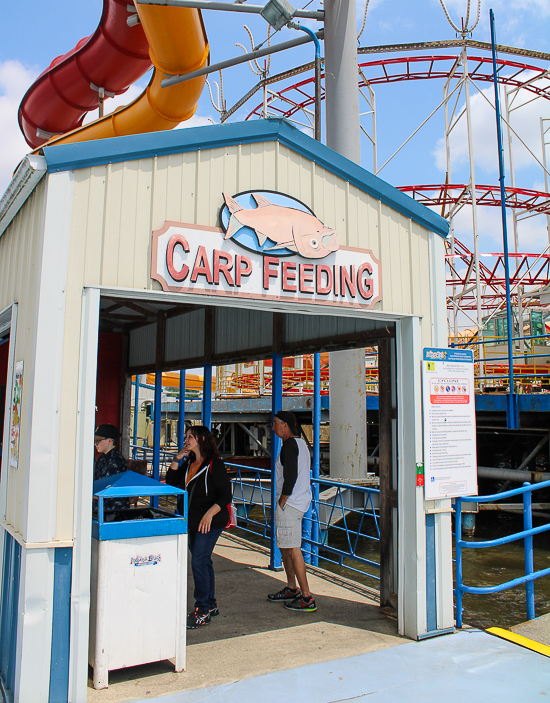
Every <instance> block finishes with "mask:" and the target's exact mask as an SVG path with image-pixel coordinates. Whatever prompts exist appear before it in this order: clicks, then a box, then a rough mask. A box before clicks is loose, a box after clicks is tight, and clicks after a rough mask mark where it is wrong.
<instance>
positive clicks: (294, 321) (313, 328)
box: [285, 309, 386, 344]
mask: <svg viewBox="0 0 550 703" xmlns="http://www.w3.org/2000/svg"><path fill="white" fill-rule="evenodd" d="M334 313H335V314H334V315H300V314H293V315H286V316H285V341H286V342H288V343H290V344H292V343H295V342H301V341H303V340H305V339H307V340H311V341H314V340H316V339H324V338H326V337H331V336H334V335H337V336H341V335H344V334H354V333H355V332H368V331H370V330H372V329H376V328H377V322H376V321H375V320H370V319H365V318H359V317H341V316H339V315H338V312H337V310H336V309H335V311H334ZM385 325H386V323H384V326H385Z"/></svg>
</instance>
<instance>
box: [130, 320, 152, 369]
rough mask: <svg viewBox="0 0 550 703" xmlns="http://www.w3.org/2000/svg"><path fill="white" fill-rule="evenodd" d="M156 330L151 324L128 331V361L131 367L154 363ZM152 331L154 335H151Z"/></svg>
mask: <svg viewBox="0 0 550 703" xmlns="http://www.w3.org/2000/svg"><path fill="white" fill-rule="evenodd" d="M156 329H157V325H156V323H155V322H153V323H151V324H150V325H145V326H143V327H138V329H136V330H131V331H130V349H129V354H128V360H129V365H130V366H131V367H134V366H143V365H146V364H154V363H155V356H156V355H155V350H156V340H157V335H156ZM152 331H153V332H154V334H151V332H152Z"/></svg>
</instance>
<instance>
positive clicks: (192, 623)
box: [187, 608, 210, 630]
mask: <svg viewBox="0 0 550 703" xmlns="http://www.w3.org/2000/svg"><path fill="white" fill-rule="evenodd" d="M203 625H210V613H201V611H200V610H199V609H198V608H195V610H194V611H193V612H192V613H189V615H188V616H187V629H188V630H196V629H197V628H198V627H202V626H203Z"/></svg>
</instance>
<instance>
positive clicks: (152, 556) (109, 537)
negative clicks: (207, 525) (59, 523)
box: [88, 471, 187, 688]
mask: <svg viewBox="0 0 550 703" xmlns="http://www.w3.org/2000/svg"><path fill="white" fill-rule="evenodd" d="M180 494H184V514H183V515H179V514H177V513H173V512H170V511H168V510H164V509H161V508H156V507H151V508H147V507H146V508H141V507H140V508H129V509H124V510H120V511H117V513H118V514H117V517H116V520H115V521H111V522H106V521H105V515H104V505H103V501H104V499H105V498H123V497H124V498H130V497H139V496H151V497H152V498H151V505H152V506H153V503H154V501H153V497H160V496H163V497H165V496H170V495H177V496H179V495H180ZM94 496H97V498H98V499H99V505H98V511H97V514H96V513H94V519H93V520H92V571H91V602H90V640H89V650H88V661H89V663H90V665H91V666H92V667H93V670H94V679H93V685H94V688H107V686H108V685H109V671H112V670H114V669H122V668H125V667H128V666H137V665H138V664H147V663H149V662H156V661H162V660H165V659H173V658H175V660H176V666H175V670H176V671H183V670H184V669H185V645H186V625H187V622H186V602H187V493H186V492H185V491H182V490H181V489H180V488H175V487H173V486H166V485H165V484H163V483H160V482H159V481H156V480H154V479H152V478H149V477H147V476H142V475H140V474H137V473H135V472H133V471H125V472H124V473H120V474H115V475H113V476H108V477H107V478H103V479H100V480H99V481H95V482H94ZM107 517H112V515H111V516H110V515H107Z"/></svg>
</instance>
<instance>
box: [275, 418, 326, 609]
mask: <svg viewBox="0 0 550 703" xmlns="http://www.w3.org/2000/svg"><path fill="white" fill-rule="evenodd" d="M273 431H274V432H275V434H276V435H277V437H279V438H280V439H281V440H282V441H283V444H282V447H281V452H280V454H279V456H278V457H277V461H276V464H275V466H276V496H277V501H276V507H275V527H276V529H277V546H278V547H279V549H280V550H281V558H282V560H283V566H284V569H285V573H286V578H287V585H286V586H285V587H284V588H283V589H282V590H280V591H278V592H277V593H270V594H269V595H268V596H267V597H268V599H269V600H270V601H279V602H283V603H284V606H285V608H287V609H288V610H293V611H301V612H304V613H311V612H313V611H314V610H317V606H316V605H315V599H314V598H313V596H312V595H311V592H310V590H309V585H308V581H307V574H306V565H305V562H304V557H303V555H302V549H301V547H302V518H303V517H304V513H305V512H306V511H307V510H308V508H309V505H310V503H311V486H310V461H311V458H310V454H309V449H308V447H307V444H306V443H305V442H304V440H303V439H301V438H300V437H298V436H297V435H298V434H299V430H298V423H297V421H296V416H295V415H294V414H293V413H291V412H288V411H286V410H280V411H279V412H278V413H275V417H274V420H273ZM296 581H297V582H298V585H299V587H297V585H296Z"/></svg>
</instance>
